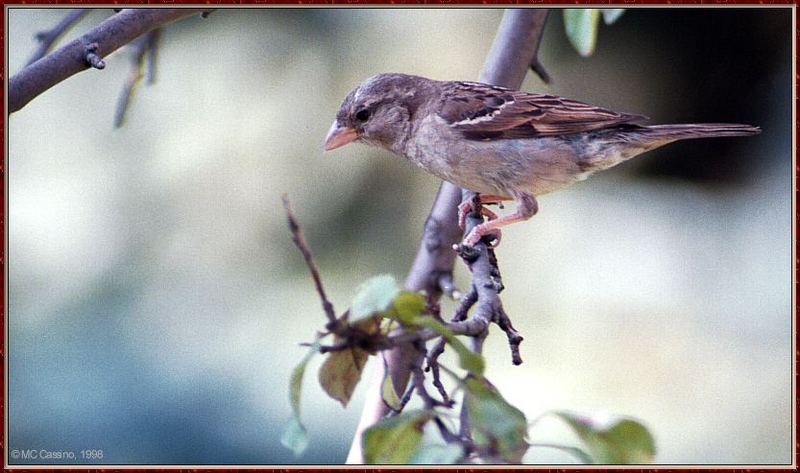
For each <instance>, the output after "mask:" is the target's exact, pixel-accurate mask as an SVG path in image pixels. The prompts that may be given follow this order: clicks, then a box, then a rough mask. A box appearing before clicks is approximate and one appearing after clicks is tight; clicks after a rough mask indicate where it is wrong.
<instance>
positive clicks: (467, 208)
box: [458, 199, 497, 242]
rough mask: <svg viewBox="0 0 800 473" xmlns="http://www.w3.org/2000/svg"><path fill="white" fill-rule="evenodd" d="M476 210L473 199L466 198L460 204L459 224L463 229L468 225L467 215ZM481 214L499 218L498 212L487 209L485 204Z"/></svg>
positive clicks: (491, 218) (489, 217)
mask: <svg viewBox="0 0 800 473" xmlns="http://www.w3.org/2000/svg"><path fill="white" fill-rule="evenodd" d="M474 210H475V206H474V205H473V203H472V200H471V199H470V200H465V201H464V202H461V203H460V204H458V226H459V227H461V229H462V230H463V229H465V228H466V227H467V215H469V214H470V212H472V211H474ZM481 215H483V216H484V217H486V218H488V219H489V220H494V219H496V218H497V214H496V213H494V212H492V211H491V210H489V209H487V208H486V207H484V206H481ZM476 242H477V240H476Z"/></svg>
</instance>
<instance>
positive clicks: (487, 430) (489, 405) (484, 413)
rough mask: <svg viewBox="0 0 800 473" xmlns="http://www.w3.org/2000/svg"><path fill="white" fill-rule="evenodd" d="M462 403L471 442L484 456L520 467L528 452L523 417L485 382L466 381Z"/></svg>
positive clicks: (523, 415)
mask: <svg viewBox="0 0 800 473" xmlns="http://www.w3.org/2000/svg"><path fill="white" fill-rule="evenodd" d="M464 385H465V387H466V390H467V392H466V393H465V396H464V402H465V403H466V406H467V412H468V414H469V422H470V427H471V428H472V439H473V441H474V442H475V445H476V446H477V447H478V448H479V449H480V450H482V453H483V454H484V455H490V456H498V457H500V458H501V459H503V460H505V461H506V462H508V463H520V462H521V461H522V456H523V455H525V452H526V451H527V450H528V442H527V441H525V434H526V433H527V430H528V422H527V420H526V419H525V414H523V413H522V411H520V410H519V409H517V408H516V407H514V406H512V405H511V404H509V403H508V402H506V400H505V399H503V397H502V396H501V395H500V393H498V392H497V390H496V389H495V388H494V387H493V386H491V385H490V384H489V383H488V381H486V380H479V379H476V378H468V379H467V380H466V382H465V383H464Z"/></svg>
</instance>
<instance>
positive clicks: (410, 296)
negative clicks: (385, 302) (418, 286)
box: [388, 291, 425, 325]
mask: <svg viewBox="0 0 800 473" xmlns="http://www.w3.org/2000/svg"><path fill="white" fill-rule="evenodd" d="M393 306H394V311H392V312H391V313H390V314H388V316H389V317H392V318H395V319H397V320H399V321H400V322H401V323H402V324H404V325H411V324H413V323H414V322H415V321H416V320H417V318H419V316H420V315H421V314H422V313H423V312H425V297H424V296H423V295H422V294H419V293H416V292H406V291H403V292H401V293H400V294H398V295H397V297H395V298H394V302H393Z"/></svg>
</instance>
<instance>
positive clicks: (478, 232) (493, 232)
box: [461, 216, 503, 248]
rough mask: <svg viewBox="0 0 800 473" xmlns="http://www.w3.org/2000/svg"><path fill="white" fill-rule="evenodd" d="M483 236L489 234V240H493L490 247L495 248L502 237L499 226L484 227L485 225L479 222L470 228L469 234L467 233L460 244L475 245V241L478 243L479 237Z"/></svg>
mask: <svg viewBox="0 0 800 473" xmlns="http://www.w3.org/2000/svg"><path fill="white" fill-rule="evenodd" d="M495 217H496V216H495ZM485 236H491V237H492V238H490V239H489V241H492V240H494V242H493V244H492V247H493V248H497V246H498V245H499V244H500V240H501V239H502V237H503V233H502V232H501V231H500V229H499V228H490V229H486V227H484V226H483V224H481V225H478V226H476V227H475V228H473V229H472V231H471V232H469V235H467V237H466V238H464V241H462V242H461V245H464V246H475V243H478V241H480V240H481V238H483V237H485ZM487 244H488V242H487Z"/></svg>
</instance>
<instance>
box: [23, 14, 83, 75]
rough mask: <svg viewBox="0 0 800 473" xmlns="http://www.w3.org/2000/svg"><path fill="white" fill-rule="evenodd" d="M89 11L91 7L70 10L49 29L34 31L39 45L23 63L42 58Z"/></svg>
mask: <svg viewBox="0 0 800 473" xmlns="http://www.w3.org/2000/svg"><path fill="white" fill-rule="evenodd" d="M90 11H92V10H91V8H81V9H79V10H72V11H70V12H68V13H67V15H66V16H65V17H64V18H62V19H61V21H59V22H58V23H57V24H56V26H54V27H52V28H51V29H49V30H46V31H40V32H38V33H36V39H37V40H38V41H39V47H38V48H36V51H34V53H33V54H31V57H30V59H28V62H27V63H26V64H25V66H29V65H31V64H33V63H34V62H36V61H38V60H39V59H41V58H43V57H44V55H45V54H47V53H48V52H49V51H50V48H52V47H53V45H54V44H55V42H56V41H58V39H59V38H61V36H63V35H64V34H65V33H66V32H67V31H69V30H70V28H72V27H73V26H75V25H76V24H77V23H78V22H79V21H80V20H81V18H83V17H84V16H85V15H86V14H87V13H89V12H90Z"/></svg>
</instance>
